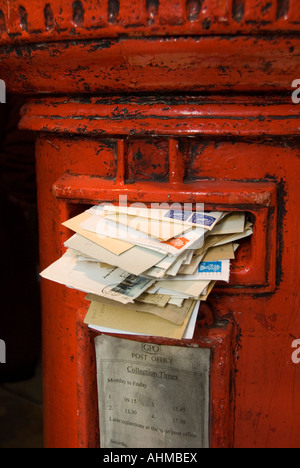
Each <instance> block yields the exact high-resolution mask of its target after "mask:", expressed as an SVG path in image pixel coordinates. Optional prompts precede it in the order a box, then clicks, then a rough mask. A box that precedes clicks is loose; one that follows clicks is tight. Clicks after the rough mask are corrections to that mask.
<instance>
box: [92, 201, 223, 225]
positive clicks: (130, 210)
mask: <svg viewBox="0 0 300 468" xmlns="http://www.w3.org/2000/svg"><path fill="white" fill-rule="evenodd" d="M101 209H103V210H104V212H106V213H125V214H128V215H133V216H140V217H146V218H152V219H157V220H160V221H168V222H173V223H180V224H182V223H184V224H186V225H187V226H194V227H202V228H205V229H208V230H211V229H213V227H214V226H215V225H216V223H217V222H218V221H219V220H220V219H221V217H222V216H223V212H204V211H189V210H184V209H183V210H180V209H172V207H170V209H155V208H136V207H130V206H113V205H104V207H103V208H102V207H101Z"/></svg>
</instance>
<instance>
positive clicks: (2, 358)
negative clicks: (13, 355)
mask: <svg viewBox="0 0 300 468" xmlns="http://www.w3.org/2000/svg"><path fill="white" fill-rule="evenodd" d="M0 364H6V344H5V341H4V340H0Z"/></svg>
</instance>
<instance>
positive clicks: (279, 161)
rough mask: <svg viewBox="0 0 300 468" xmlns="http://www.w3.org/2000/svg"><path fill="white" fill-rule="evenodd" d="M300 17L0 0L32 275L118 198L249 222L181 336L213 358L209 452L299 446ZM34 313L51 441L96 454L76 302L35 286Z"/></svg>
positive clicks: (89, 350) (221, 0) (237, 9)
mask: <svg viewBox="0 0 300 468" xmlns="http://www.w3.org/2000/svg"><path fill="white" fill-rule="evenodd" d="M299 24H300V13H299V9H298V1H297V0H290V1H287V0H276V1H275V0H269V1H267V0H210V1H209V0H204V1H200V0H199V1H197V0H179V1H176V2H168V1H166V0H160V1H158V0H146V1H137V0H131V1H127V2H121V1H120V2H119V1H117V0H109V1H108V0H107V1H104V2H101V4H99V2H98V1H96V0H93V1H92V0H86V1H83V0H82V1H74V2H69V1H66V0H61V1H54V0H53V1H52V2H51V3H45V5H42V6H41V5H40V2H38V1H37V0H31V1H30V2H29V1H24V2H22V4H21V3H20V2H18V1H15V0H8V1H6V0H0V57H1V64H2V68H1V74H2V75H1V76H0V78H1V79H5V80H6V81H7V85H8V89H9V90H10V91H13V92H19V93H26V94H28V97H29V101H28V103H27V105H26V106H25V107H24V108H23V111H22V119H21V123H20V126H21V128H23V129H29V130H31V131H34V132H36V160H37V181H38V201H39V213H40V221H39V223H40V240H41V256H40V261H41V269H43V268H45V267H46V266H48V265H49V264H50V263H51V262H53V261H55V260H56V259H58V258H59V257H60V255H61V254H62V253H63V251H64V248H63V243H64V241H65V240H66V239H67V238H68V237H69V236H70V234H71V233H70V232H69V231H68V230H67V229H66V228H64V227H63V226H62V225H61V223H62V222H63V221H65V220H66V219H68V218H69V217H71V216H73V215H76V214H78V213H80V212H82V211H84V210H85V209H86V207H87V206H89V205H91V204H93V203H98V202H100V201H103V200H105V201H117V200H118V197H119V195H124V194H126V195H127V197H128V201H129V202H130V201H142V202H145V203H150V202H151V201H156V202H166V201H169V202H173V201H179V202H192V203H196V202H204V203H205V204H206V207H207V208H209V209H228V210H243V211H244V210H245V211H247V212H248V213H249V215H250V217H251V219H252V220H253V222H254V234H253V237H252V238H251V240H249V239H248V240H246V241H244V242H243V243H242V246H241V250H240V253H239V254H238V257H237V261H236V262H235V264H234V265H233V269H232V276H231V284H230V286H229V287H228V286H226V285H222V284H220V285H219V287H218V288H217V289H216V290H215V291H214V293H213V294H212V295H211V297H210V300H209V304H208V305H207V306H205V305H204V306H202V307H201V308H200V312H199V322H198V326H197V330H196V333H195V336H194V339H193V340H192V341H191V342H181V341H180V342H176V344H178V345H179V346H205V347H209V348H211V349H212V351H213V353H212V356H213V362H212V367H211V369H212V375H211V445H212V447H236V448H238V447H297V446H299V440H300V429H299V419H300V405H299V403H298V401H297V394H298V393H299V391H300V378H299V375H300V374H299V369H298V368H297V365H296V364H295V363H293V362H292V360H291V354H292V348H291V344H292V341H293V340H294V339H296V338H300V318H299V314H298V310H299V289H300V283H299V274H298V270H299V268H298V266H299V264H300V250H299V245H298V241H297V239H298V236H299V228H300V225H299V216H298V215H297V212H298V206H299V182H298V179H299V177H298V174H299V169H300V158H299V107H297V105H294V104H293V103H292V101H291V93H292V89H291V83H292V81H293V80H294V79H296V78H300V67H299V54H300V37H299ZM37 93H39V94H40V95H41V96H40V97H37V96H36V94H37ZM45 93H47V97H45ZM141 93H142V94H141ZM32 94H34V97H32V96H30V95H32ZM49 94H50V96H49ZM42 306H43V354H44V363H43V366H44V411H45V417H44V419H45V445H46V446H47V447H97V446H98V444H99V432H98V413H97V411H98V408H97V389H96V376H95V357H94V348H93V337H94V334H93V333H91V332H90V331H88V329H87V327H86V326H85V325H84V324H83V318H84V315H85V313H86V310H87V302H86V300H85V296H84V294H82V293H80V292H78V291H74V290H69V289H67V288H65V287H63V286H60V285H57V284H53V283H50V282H47V281H42ZM140 339H146V340H149V338H140ZM151 340H154V341H155V340H157V339H156V338H151ZM166 342H167V343H170V344H174V343H173V342H171V341H168V340H167V341H166Z"/></svg>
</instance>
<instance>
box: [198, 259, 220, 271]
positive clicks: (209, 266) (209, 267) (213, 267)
mask: <svg viewBox="0 0 300 468" xmlns="http://www.w3.org/2000/svg"><path fill="white" fill-rule="evenodd" d="M198 272H199V273H222V262H202V263H200V265H199V268H198Z"/></svg>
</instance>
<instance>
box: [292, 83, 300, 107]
mask: <svg viewBox="0 0 300 468" xmlns="http://www.w3.org/2000/svg"><path fill="white" fill-rule="evenodd" d="M292 88H296V89H295V91H294V92H293V93H292V101H293V103H294V104H299V103H300V80H294V81H293V83H292Z"/></svg>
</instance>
